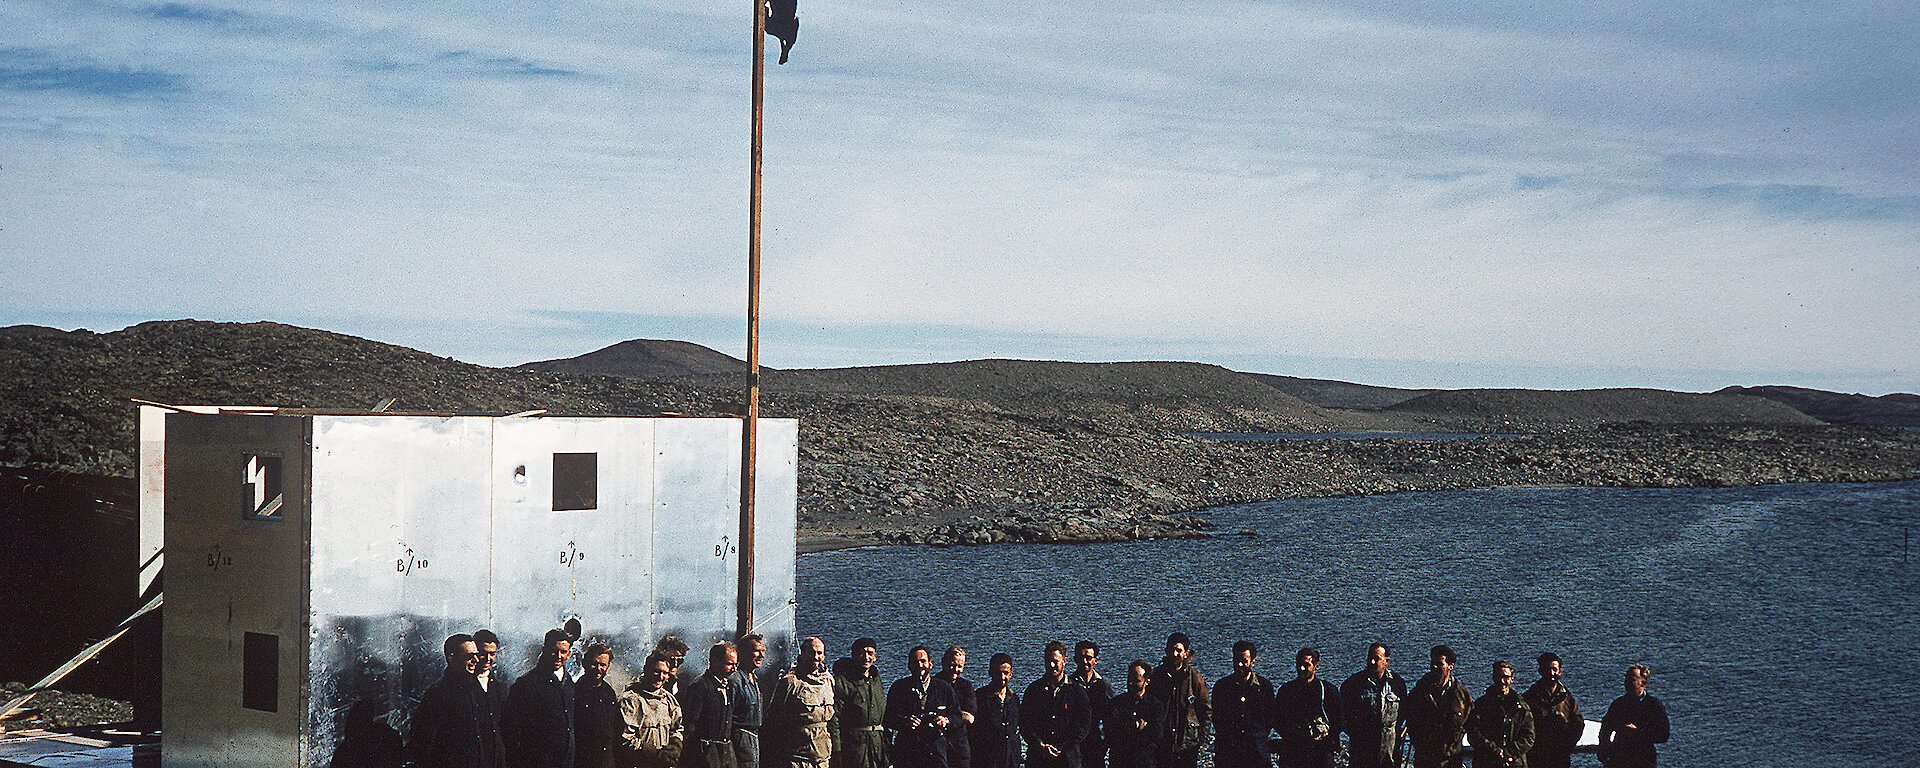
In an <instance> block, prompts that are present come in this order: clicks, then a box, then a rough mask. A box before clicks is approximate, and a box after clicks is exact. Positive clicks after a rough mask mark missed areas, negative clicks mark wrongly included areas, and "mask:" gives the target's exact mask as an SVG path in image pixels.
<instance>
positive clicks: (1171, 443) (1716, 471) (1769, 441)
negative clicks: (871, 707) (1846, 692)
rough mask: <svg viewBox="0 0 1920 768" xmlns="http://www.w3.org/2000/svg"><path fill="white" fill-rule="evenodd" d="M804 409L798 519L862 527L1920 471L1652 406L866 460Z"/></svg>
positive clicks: (1018, 533)
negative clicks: (1430, 426)
mask: <svg viewBox="0 0 1920 768" xmlns="http://www.w3.org/2000/svg"><path fill="white" fill-rule="evenodd" d="M802 424H803V426H802V432H803V437H802V452H803V459H802V466H803V471H802V478H801V523H800V528H801V533H802V535H803V537H810V538H819V537H833V538H836V539H839V540H841V541H844V542H853V543H888V544H926V545H933V546H956V545H958V546H967V545H984V544H996V543H1078V542H1098V541H1123V540H1133V539H1148V538H1174V537H1186V536H1203V535H1209V534H1211V533H1212V532H1213V531H1212V526H1211V524H1210V523H1209V522H1208V521H1207V520H1206V519H1205V517H1204V516H1196V515H1193V514H1191V513H1194V512H1199V511H1201V510H1205V509H1207V508H1210V507H1215V506H1220V505H1224V504H1237V503H1247V502H1257V501H1269V500H1276V499H1285V498H1299V497H1314V496H1353V495H1373V494H1385V493H1400V492H1408V491H1441V490H1462V489H1476V488H1512V487H1551V486H1577V487H1620V488H1680V487H1728V486H1742V485H1763V484H1771V483H1789V482H1867V481H1888V480H1905V479H1912V478H1916V477H1920V432H1914V431H1910V430H1900V429H1893V428H1884V427H1860V426H1826V425H1817V426H1802V425H1791V426H1756V425H1685V426H1676V425H1648V424H1639V425H1605V426H1599V427H1593V428H1588V429H1568V430H1559V431H1555V432H1551V433H1543V434H1520V435H1496V436H1486V437H1480V438H1475V439H1455V440H1413V439H1397V438H1382V439H1365V440H1347V439H1323V440H1283V441H1270V442H1229V441H1221V440H1209V439H1204V438H1197V437H1191V436H1187V435H1181V434H1160V435H1149V434H1139V433H1133V432H1131V431H1122V430H1111V429H1105V430H1103V429H1101V428H1099V427H1097V426H1095V425H1088V424H1080V425H1078V427H1079V429H1078V431H1077V432H1074V430H1065V429H1063V428H1064V427H1065V426H1067V425H1064V424H1061V423H1057V422H1056V423H1044V424H1042V425H1040V427H1039V428H1036V429H1008V428H1007V427H1006V425H997V426H995V427H994V430H995V434H996V435H997V436H998V437H997V439H996V440H989V441H984V442H982V443H974V441H973V440H971V439H970V438H971V437H972V436H970V435H968V434H950V435H948V438H949V439H948V440H946V441H943V442H947V443H949V444H972V445H973V448H972V450H969V451H966V452H964V453H962V454H960V455H958V456H955V455H948V454H943V453H940V452H938V451H927V450H918V449H916V448H915V447H913V446H911V445H909V444H905V443H898V442H890V441H886V440H868V441H866V442H864V443H863V444H862V448H863V449H864V455H865V456H866V457H867V460H864V461H860V462H857V463H856V462H852V461H848V460H846V459H842V458H839V457H837V456H834V455H823V454H821V452H819V451H817V450H816V451H809V445H810V444H813V441H810V440H809V439H808V437H807V433H808V432H809V431H810V430H809V428H808V427H807V426H806V424H807V422H805V421H803V422H802ZM824 428H826V427H825V426H824V425H823V426H821V427H816V429H824ZM1066 433H1072V434H1071V435H1070V437H1063V434H1066ZM869 434H871V433H869ZM814 439H815V440H818V441H821V442H826V443H829V444H831V443H833V442H834V438H833V437H830V436H815V438H814ZM809 453H813V454H815V455H810V456H809V455H806V454H809ZM876 467H879V468H884V469H883V470H882V471H878V472H876V471H874V468H876Z"/></svg>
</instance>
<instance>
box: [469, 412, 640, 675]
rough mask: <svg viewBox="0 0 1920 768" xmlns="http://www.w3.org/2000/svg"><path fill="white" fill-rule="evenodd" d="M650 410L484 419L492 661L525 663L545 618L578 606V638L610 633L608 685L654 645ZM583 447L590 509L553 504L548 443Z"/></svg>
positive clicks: (559, 621)
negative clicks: (510, 632)
mask: <svg viewBox="0 0 1920 768" xmlns="http://www.w3.org/2000/svg"><path fill="white" fill-rule="evenodd" d="M654 425H655V421H654V420H651V419H607V418H600V419H591V418H541V419H497V420H495V421H494V434H493V458H492V463H493V469H492V482H493V486H494V496H493V522H494V529H495V530H496V531H501V532H506V533H510V535H502V536H501V537H498V538H496V539H495V540H494V545H493V555H492V557H493V562H492V565H493V574H494V590H493V614H494V618H495V621H496V622H497V623H498V624H499V625H500V626H503V627H512V628H515V629H516V630H517V631H518V634H517V635H516V636H514V637H511V638H509V637H508V636H507V635H506V634H504V633H503V634H502V635H501V638H502V646H501V649H500V651H501V664H502V666H503V667H504V668H505V669H508V670H510V671H511V672H512V673H515V674H517V673H521V672H525V671H526V670H529V669H531V668H532V667H533V665H534V662H535V660H536V659H538V657H539V655H540V640H541V635H542V634H543V632H544V631H545V630H547V629H551V628H555V627H559V626H562V625H563V624H565V622H566V620H567V619H569V618H577V619H579V620H580V623H581V626H582V633H581V635H582V643H581V646H582V647H581V648H576V649H575V651H576V653H578V652H580V651H583V650H584V645H585V644H586V643H590V642H593V641H600V642H605V643H607V644H609V645H610V646H611V647H612V648H613V651H614V654H613V655H614V668H613V670H612V671H610V672H609V673H608V676H609V678H610V679H611V680H612V681H613V682H614V684H615V685H616V686H621V685H625V684H626V681H627V680H629V679H631V675H633V674H635V673H637V671H638V668H639V666H640V663H641V662H642V661H644V660H645V658H646V652H647V651H648V650H650V649H652V647H653V639H654V637H655V636H654V634H653V626H652V620H651V619H652V616H651V610H650V608H651V603H650V601H649V599H648V595H647V590H646V589H645V588H644V585H645V584H646V583H647V582H648V581H649V579H650V576H651V567H652V558H651V549H652V535H651V530H652V516H651V514H650V512H651V507H652V504H653V465H654V455H653V453H654V451H653V435H654V429H655V426H654ZM561 453H565V454H591V455H592V456H593V457H594V464H595V466H596V467H597V471H596V473H595V478H596V481H597V482H596V483H595V489H594V491H595V492H594V494H593V496H594V497H595V502H596V503H595V504H594V505H593V508H592V509H564V510H555V509H554V506H555V504H554V471H553V470H554V455H555V454H561Z"/></svg>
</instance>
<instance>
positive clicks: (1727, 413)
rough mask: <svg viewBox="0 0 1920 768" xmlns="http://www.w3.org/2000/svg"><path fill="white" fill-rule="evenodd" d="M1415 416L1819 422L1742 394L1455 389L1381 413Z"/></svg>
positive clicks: (1478, 423)
mask: <svg viewBox="0 0 1920 768" xmlns="http://www.w3.org/2000/svg"><path fill="white" fill-rule="evenodd" d="M1382 410H1383V411H1386V412H1389V413H1398V414H1405V415H1419V416H1424V417H1427V418H1431V419H1434V420H1435V421H1437V422H1442V423H1448V424H1453V425H1457V426H1458V427H1459V428H1460V429H1463V430H1487V431H1534V430H1542V429H1564V428H1569V427H1587V426H1592V425H1596V424H1618V423H1628V422H1645V423H1650V424H1774V425H1810V424H1818V423H1820V422H1819V420H1817V419H1814V418H1813V417H1811V416H1808V415H1806V414H1804V413H1801V412H1799V411H1796V410H1794V409H1792V408H1790V407H1787V406H1785V405H1782V404H1780V403H1777V402H1774V401H1772V400H1768V399H1765V398H1759V397H1748V396H1744V395H1721V394H1712V395H1699V394H1691V393H1687V392H1668V391H1665V390H1659V389H1583V390H1563V391H1562V390H1531V389H1458V390H1446V391H1440V392H1431V393H1428V394H1424V395H1421V396H1419V397H1415V398H1413V399H1411V400H1407V401H1405V402H1401V403H1395V404H1393V405H1390V406H1387V407H1386V408H1384V409H1382Z"/></svg>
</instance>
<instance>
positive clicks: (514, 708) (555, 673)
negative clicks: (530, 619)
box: [500, 629, 574, 768]
mask: <svg viewBox="0 0 1920 768" xmlns="http://www.w3.org/2000/svg"><path fill="white" fill-rule="evenodd" d="M572 655H573V638H572V637H571V636H569V635H568V634H567V632H566V630H563V629H550V630H547V635H546V639H545V640H544V641H543V642H542V643H541V646H540V661H539V662H538V663H536V664H534V667H533V670H532V671H529V672H528V673H526V674H524V675H521V676H520V679H518V680H515V681H513V687H512V688H511V689H509V690H508V691H507V707H506V712H504V713H503V714H502V715H501V717H500V730H501V735H502V736H505V737H506V742H507V768H573V743H574V742H573V679H572V678H570V677H568V676H567V658H568V657H570V656H572Z"/></svg>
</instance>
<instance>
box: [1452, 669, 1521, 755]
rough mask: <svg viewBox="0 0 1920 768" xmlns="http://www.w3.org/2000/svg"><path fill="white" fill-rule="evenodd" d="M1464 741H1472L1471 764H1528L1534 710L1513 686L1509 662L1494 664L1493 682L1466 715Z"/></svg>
mask: <svg viewBox="0 0 1920 768" xmlns="http://www.w3.org/2000/svg"><path fill="white" fill-rule="evenodd" d="M1467 741H1468V742H1470V743H1472V744H1473V768H1527V750H1529V749H1532V748H1533V710H1532V709H1531V708H1529V707H1528V706H1527V702H1525V701H1522V700H1521V699H1520V693H1519V692H1518V691H1515V690H1514V689H1513V665H1512V664H1508V663H1506V662H1504V661H1502V662H1497V663H1495V664H1494V665H1493V684H1492V685H1489V686H1487V692H1486V693H1485V694H1483V695H1482V696H1481V697H1480V698H1479V699H1476V700H1475V701H1474V702H1473V712H1472V714H1469V715H1467Z"/></svg>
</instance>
